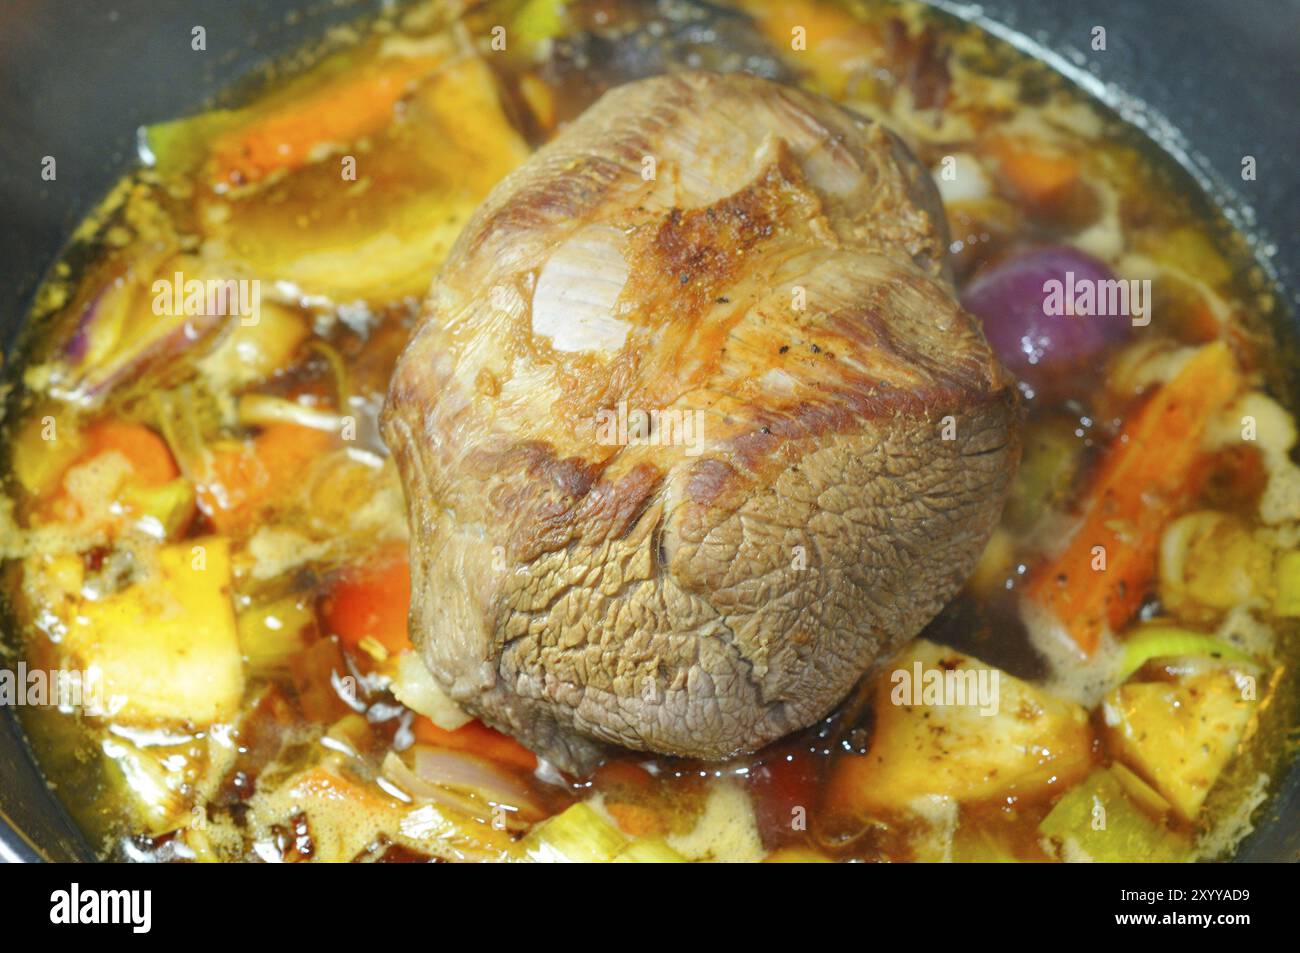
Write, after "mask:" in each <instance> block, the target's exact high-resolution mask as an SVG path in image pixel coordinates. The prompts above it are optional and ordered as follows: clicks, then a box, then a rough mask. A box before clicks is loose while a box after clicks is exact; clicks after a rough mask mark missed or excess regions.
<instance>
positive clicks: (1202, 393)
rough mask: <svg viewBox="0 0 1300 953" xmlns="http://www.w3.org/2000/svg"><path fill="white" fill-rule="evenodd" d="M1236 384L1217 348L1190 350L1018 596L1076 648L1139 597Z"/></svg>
mask: <svg viewBox="0 0 1300 953" xmlns="http://www.w3.org/2000/svg"><path fill="white" fill-rule="evenodd" d="M1238 386H1239V377H1238V373H1237V368H1236V365H1235V363H1234V361H1233V358H1232V354H1231V352H1229V350H1228V348H1227V346H1226V345H1224V344H1222V343H1220V342H1216V343H1214V344H1208V345H1206V346H1205V347H1203V348H1201V349H1199V350H1198V351H1197V352H1196V353H1195V354H1194V355H1193V356H1192V358H1191V359H1190V360H1189V361H1188V362H1187V364H1186V365H1184V367H1183V369H1182V370H1181V371H1180V372H1179V373H1178V375H1177V376H1176V377H1175V378H1174V379H1173V380H1171V381H1170V382H1169V383H1168V384H1166V385H1164V386H1163V387H1161V388H1160V389H1159V390H1158V391H1157V392H1156V393H1155V395H1154V396H1153V397H1151V399H1150V400H1149V401H1148V402H1147V403H1145V404H1144V405H1143V406H1142V407H1141V408H1140V409H1139V410H1138V411H1136V412H1135V413H1134V414H1133V416H1131V417H1130V418H1129V420H1128V421H1127V422H1126V424H1125V426H1124V430H1123V432H1122V433H1121V434H1120V436H1119V437H1118V438H1117V439H1116V440H1115V442H1114V443H1113V444H1112V446H1111V447H1110V448H1109V449H1108V451H1107V455H1106V458H1105V460H1104V462H1103V464H1102V467H1101V470H1100V472H1099V473H1098V475H1097V477H1096V478H1095V480H1094V482H1093V485H1092V487H1091V489H1090V490H1089V492H1088V495H1087V499H1086V502H1085V506H1084V512H1083V523H1082V525H1081V526H1080V527H1079V529H1078V530H1077V531H1076V532H1075V534H1074V536H1073V537H1072V538H1071V539H1070V542H1069V543H1068V545H1067V546H1066V548H1065V550H1064V552H1062V553H1061V554H1060V555H1059V556H1057V557H1056V558H1054V559H1050V560H1048V561H1047V563H1046V564H1044V565H1042V566H1040V567H1039V568H1038V570H1037V571H1036V572H1035V574H1034V577H1033V579H1032V580H1031V581H1030V584H1029V587H1028V590H1027V597H1028V598H1029V599H1030V600H1032V601H1033V602H1034V603H1036V604H1037V605H1039V606H1041V607H1043V608H1045V609H1047V610H1048V612H1049V613H1051V615H1052V616H1054V618H1055V619H1056V621H1057V622H1059V623H1060V624H1061V625H1062V626H1064V628H1065V630H1066V631H1067V632H1068V633H1069V634H1070V636H1071V637H1072V638H1073V640H1074V642H1075V643H1076V644H1077V645H1078V647H1079V649H1080V650H1081V651H1082V652H1083V653H1084V654H1091V653H1092V652H1093V651H1094V650H1095V649H1096V647H1097V644H1098V643H1099V642H1100V640H1101V635H1102V632H1103V631H1105V630H1106V628H1107V627H1109V628H1110V629H1111V630H1112V631H1117V630H1119V629H1120V628H1122V627H1123V626H1124V625H1125V624H1126V623H1127V622H1128V621H1129V620H1130V619H1131V618H1132V617H1133V615H1134V613H1135V612H1136V611H1137V608H1138V606H1140V605H1141V603H1142V600H1143V599H1145V598H1146V595H1147V592H1148V591H1149V589H1150V585H1151V582H1152V580H1153V578H1154V576H1155V574H1156V554H1157V551H1158V549H1159V546H1160V537H1161V533H1162V531H1163V529H1164V527H1165V526H1166V525H1167V524H1168V522H1169V520H1170V519H1171V518H1172V517H1173V516H1174V515H1175V514H1177V512H1178V511H1179V510H1181V509H1183V508H1184V507H1185V506H1186V505H1187V502H1188V500H1189V499H1190V498H1191V496H1192V494H1193V492H1194V490H1195V487H1194V486H1190V485H1189V484H1188V477H1187V474H1188V473H1189V472H1190V471H1191V470H1192V469H1193V465H1194V463H1195V462H1196V460H1197V458H1198V457H1199V455H1200V453H1201V449H1200V448H1201V438H1202V436H1203V435H1204V433H1205V430H1206V427H1207V425H1208V422H1209V420H1210V418H1211V417H1212V416H1213V414H1215V413H1216V412H1217V411H1218V410H1220V409H1221V408H1222V407H1223V406H1224V405H1226V404H1227V403H1228V401H1229V400H1230V399H1231V398H1232V396H1233V395H1234V394H1235V393H1236V391H1237V388H1238ZM1099 559H1101V560H1104V563H1101V562H1098V560H1099ZM1103 564H1104V569H1102V568H1095V567H1100V566H1102V565H1103Z"/></svg>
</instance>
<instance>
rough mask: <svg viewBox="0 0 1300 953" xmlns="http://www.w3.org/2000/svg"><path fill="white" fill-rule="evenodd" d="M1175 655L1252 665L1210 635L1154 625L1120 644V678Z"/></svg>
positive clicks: (1248, 658)
mask: <svg viewBox="0 0 1300 953" xmlns="http://www.w3.org/2000/svg"><path fill="white" fill-rule="evenodd" d="M1179 655H1208V656H1211V657H1212V658H1222V659H1228V660H1230V661H1233V662H1243V663H1247V664H1251V665H1254V664H1256V663H1255V660H1254V659H1252V658H1251V657H1250V656H1249V655H1247V654H1246V653H1245V652H1243V651H1241V649H1239V648H1237V647H1236V646H1235V645H1231V644H1229V643H1227V642H1224V641H1222V640H1220V639H1216V638H1215V637H1214V636H1212V635H1204V634H1203V633H1200V632H1192V631H1189V630H1187V629H1180V628H1178V627H1177V626H1166V625H1155V626H1148V627H1146V628H1142V629H1138V630H1137V631H1136V632H1134V633H1133V634H1132V635H1130V636H1129V637H1128V639H1127V640H1126V641H1125V643H1124V655H1123V659H1122V661H1121V664H1120V671H1119V678H1120V681H1124V680H1126V679H1127V678H1128V677H1129V676H1130V675H1132V674H1133V673H1134V672H1136V671H1137V670H1138V669H1140V668H1141V667H1142V666H1143V665H1145V664H1146V663H1147V662H1149V661H1150V660H1151V659H1153V658H1172V657H1175V656H1179Z"/></svg>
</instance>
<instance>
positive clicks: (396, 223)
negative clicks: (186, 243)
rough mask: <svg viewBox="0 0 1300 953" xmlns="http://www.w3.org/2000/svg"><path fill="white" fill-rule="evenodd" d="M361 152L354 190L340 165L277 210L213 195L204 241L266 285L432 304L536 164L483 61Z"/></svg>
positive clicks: (311, 177) (404, 113)
mask: <svg viewBox="0 0 1300 953" xmlns="http://www.w3.org/2000/svg"><path fill="white" fill-rule="evenodd" d="M293 108H294V109H297V108H298V106H297V105H295V106H294V107H293ZM333 108H334V107H333V106H329V107H327V108H326V109H325V113H326V114H328V113H331V112H332V111H333ZM317 115H319V111H312V112H306V113H303V119H304V120H305V121H310V120H312V119H314V118H315V117H316V116H317ZM307 131H312V132H313V135H314V134H315V133H314V131H313V130H307ZM354 151H355V155H353V156H352V158H354V159H355V160H356V168H355V175H356V181H355V182H351V181H347V180H341V179H340V172H341V168H340V165H339V161H338V160H336V161H333V162H321V163H317V164H314V165H309V166H304V167H302V168H300V169H299V170H298V171H297V172H296V173H295V174H294V175H292V176H289V177H287V178H285V179H283V180H282V181H279V182H276V183H275V184H274V185H273V186H272V187H271V188H272V189H273V192H274V197H275V200H274V201H270V202H267V201H258V200H253V199H251V198H245V199H234V200H232V199H230V198H227V197H214V196H212V195H207V196H204V197H203V198H202V201H203V202H204V203H206V204H207V206H208V207H209V209H210V213H209V214H205V215H203V216H202V217H201V221H202V225H203V228H204V232H205V237H206V238H207V239H209V240H210V242H212V243H213V247H219V248H222V249H224V250H226V251H227V252H228V254H229V255H230V256H231V258H232V259H233V260H234V261H236V262H238V263H239V264H240V266H241V267H242V268H245V269H246V270H248V271H249V272H251V273H255V274H257V275H258V276H259V277H260V278H261V279H262V282H263V285H264V286H267V287H270V286H275V287H281V286H283V287H292V288H294V289H295V291H296V293H299V294H301V295H303V296H309V297H311V298H313V299H327V300H330V301H334V302H346V303H349V304H354V305H355V303H356V302H370V303H372V305H374V306H375V307H376V310H377V308H378V307H383V306H386V305H389V304H393V303H401V302H403V301H404V300H405V299H406V298H408V297H420V296H423V295H424V293H425V292H426V291H427V290H428V286H429V278H430V276H431V275H432V274H434V273H435V272H436V271H437V268H438V265H439V264H440V263H441V262H442V260H443V258H444V257H445V256H446V254H447V252H448V250H449V249H450V248H451V245H452V243H453V242H454V241H455V240H456V236H457V235H459V234H460V231H461V228H462V226H463V225H464V224H465V222H466V221H468V219H469V217H470V215H472V214H473V212H474V210H475V208H477V207H478V205H479V203H480V202H481V201H482V199H483V198H484V196H486V195H487V193H488V191H489V190H490V189H491V188H492V186H494V185H496V183H497V182H499V181H500V180H501V178H502V177H503V176H505V175H506V174H507V173H508V172H510V171H511V170H512V169H513V168H514V167H515V166H517V165H518V164H519V163H521V162H523V160H524V159H525V158H527V156H528V154H529V150H528V147H527V145H526V143H525V142H524V140H523V138H522V137H521V136H520V135H519V133H518V132H517V131H516V130H515V129H514V127H513V126H512V125H511V123H510V121H509V119H508V118H507V117H506V114H505V112H504V110H503V108H502V106H501V103H500V100H499V96H498V92H497V82H496V78H495V77H494V75H493V72H492V69H491V67H489V66H488V65H487V64H486V63H484V62H483V61H482V60H481V59H480V58H479V57H476V56H461V57H457V58H455V59H449V60H448V61H446V62H445V63H444V64H442V65H441V66H439V67H438V68H437V69H435V70H434V71H433V72H432V73H431V74H430V75H429V76H428V77H427V78H426V79H425V80H424V81H423V82H422V83H421V84H420V86H419V88H418V89H417V90H416V91H415V92H414V93H413V94H412V95H411V97H410V98H409V99H408V100H407V101H406V102H405V104H404V106H403V108H402V109H401V110H400V111H399V114H398V118H397V120H396V121H394V122H393V123H391V124H388V125H386V126H385V128H383V129H382V130H379V131H378V132H376V133H375V134H374V135H372V136H371V137H370V140H369V145H368V147H367V148H366V150H365V151H364V152H363V151H361V150H360V149H356V150H354Z"/></svg>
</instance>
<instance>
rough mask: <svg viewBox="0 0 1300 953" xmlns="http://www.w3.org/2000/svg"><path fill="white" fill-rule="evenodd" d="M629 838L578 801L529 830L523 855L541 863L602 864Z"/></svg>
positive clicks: (622, 846) (614, 854)
mask: <svg viewBox="0 0 1300 953" xmlns="http://www.w3.org/2000/svg"><path fill="white" fill-rule="evenodd" d="M627 846H628V840H627V838H626V837H624V836H623V834H622V833H621V832H620V831H619V830H618V828H616V827H615V826H614V825H613V824H611V823H610V822H609V821H607V820H605V818H603V817H602V816H601V815H600V812H598V811H597V810H596V809H595V808H593V807H592V806H591V805H590V804H587V803H585V802H582V801H579V802H578V803H577V804H574V805H573V806H572V807H569V808H567V809H566V810H564V811H562V812H561V813H559V814H557V815H555V816H554V817H552V818H550V819H548V820H546V821H544V822H542V823H541V824H539V825H537V826H536V827H534V828H533V829H532V830H531V831H529V833H528V836H527V837H525V838H524V840H523V848H524V856H525V857H527V858H528V859H529V860H532V861H535V862H539V863H570V864H603V863H607V862H608V861H611V860H613V859H614V857H615V856H617V855H618V854H619V852H621V851H622V850H623V849H624V848H625V847H627Z"/></svg>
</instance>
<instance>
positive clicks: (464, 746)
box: [411, 715, 537, 771]
mask: <svg viewBox="0 0 1300 953" xmlns="http://www.w3.org/2000/svg"><path fill="white" fill-rule="evenodd" d="M411 728H412V729H413V730H414V732H415V740H416V741H419V742H421V743H422V744H426V745H435V746H437V747H439V748H451V749H453V750H455V751H467V752H469V753H471V754H477V755H481V756H482V757H484V758H488V759H490V760H492V761H496V762H499V763H501V764H508V765H511V766H513V767H516V768H522V769H523V770H525V771H536V770H537V755H535V754H533V753H532V752H531V751H529V750H528V749H527V748H525V747H524V746H523V745H521V744H520V743H519V742H517V741H515V739H513V738H511V737H510V736H509V735H503V734H502V733H501V732H499V731H497V730H495V729H493V728H489V727H488V726H487V725H485V724H483V722H481V721H471V722H470V723H469V724H467V725H462V726H461V727H460V728H457V729H456V730H455V731H447V730H445V729H443V728H439V727H438V726H437V725H435V724H434V723H433V722H432V721H430V720H429V719H428V718H425V717H424V716H423V715H416V716H415V721H414V723H413V724H412V725H411Z"/></svg>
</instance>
